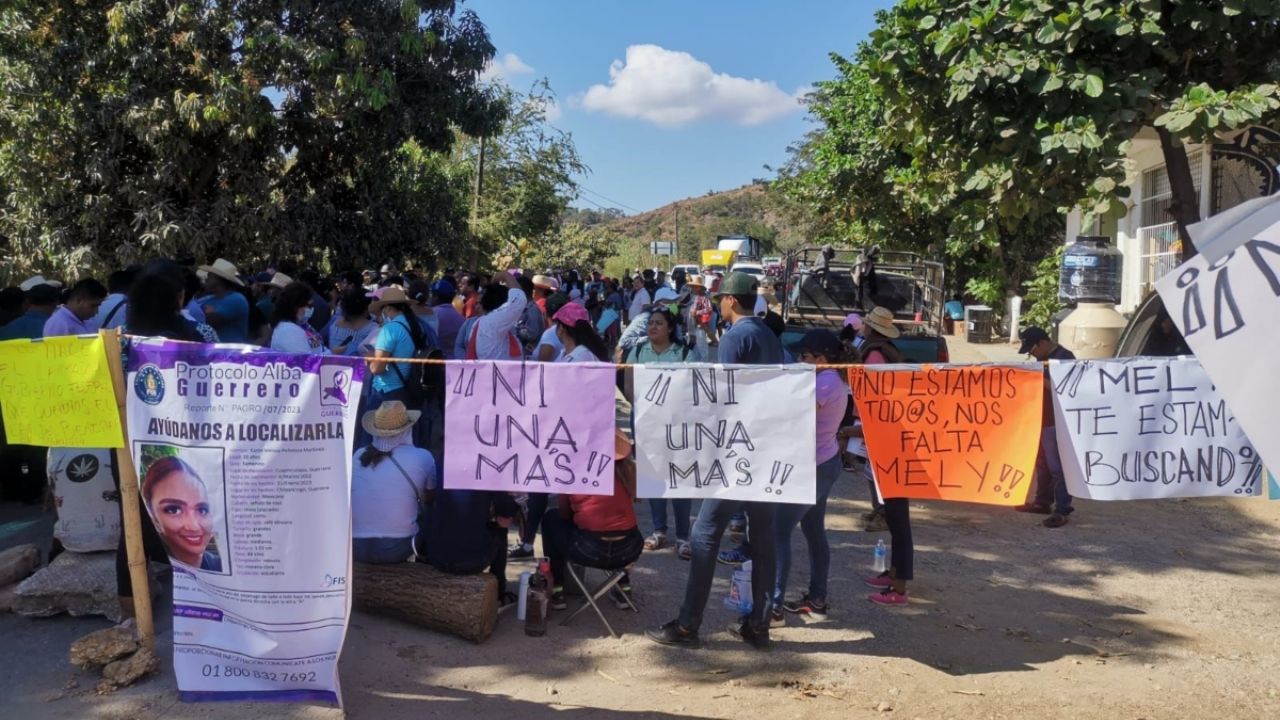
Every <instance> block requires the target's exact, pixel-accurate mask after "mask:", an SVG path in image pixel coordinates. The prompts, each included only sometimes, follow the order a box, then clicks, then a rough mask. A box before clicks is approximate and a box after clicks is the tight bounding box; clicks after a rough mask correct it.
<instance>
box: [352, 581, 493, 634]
mask: <svg viewBox="0 0 1280 720" xmlns="http://www.w3.org/2000/svg"><path fill="white" fill-rule="evenodd" d="M353 574H354V577H353V579H352V586H351V589H352V595H353V597H354V599H355V606H356V608H357V609H359V610H363V611H365V612H369V613H373V614H375V615H385V616H387V617H392V618H395V619H397V620H403V621H404V622H408V623H412V624H414V625H420V626H422V627H425V628H429V629H431V630H436V631H438V632H443V633H449V634H450V635H457V636H458V637H460V638H463V639H466V640H470V641H472V642H475V643H482V642H484V641H485V640H487V639H489V636H490V635H492V634H493V629H494V627H495V626H496V625H497V624H498V580H497V578H495V577H494V576H492V575H490V574H489V573H482V574H479V575H450V574H448V573H444V572H440V571H439V570H436V569H435V568H433V567H431V566H430V565H424V564H423V563H416V562H408V563H397V564H394V565H371V564H367V563H355V570H354V573H353Z"/></svg>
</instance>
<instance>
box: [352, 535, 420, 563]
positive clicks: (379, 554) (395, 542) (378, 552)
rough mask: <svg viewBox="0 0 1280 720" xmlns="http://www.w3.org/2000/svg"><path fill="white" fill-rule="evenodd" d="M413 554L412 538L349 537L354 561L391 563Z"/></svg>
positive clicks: (403, 559)
mask: <svg viewBox="0 0 1280 720" xmlns="http://www.w3.org/2000/svg"><path fill="white" fill-rule="evenodd" d="M412 554H413V538H411V537H407V538H387V537H374V538H351V556H352V559H354V560H355V561H356V562H362V563H374V564H377V565H391V564H395V563H402V562H404V561H406V560H408V559H409V556H410V555H412Z"/></svg>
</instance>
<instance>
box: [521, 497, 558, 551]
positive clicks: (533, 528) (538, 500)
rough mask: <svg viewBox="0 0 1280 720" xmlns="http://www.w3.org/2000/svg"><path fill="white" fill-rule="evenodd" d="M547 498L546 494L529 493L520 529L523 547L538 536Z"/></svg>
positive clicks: (531, 542)
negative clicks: (527, 508)
mask: <svg viewBox="0 0 1280 720" xmlns="http://www.w3.org/2000/svg"><path fill="white" fill-rule="evenodd" d="M547 497H548V495H547V494H546V493H529V510H528V514H526V515H525V520H524V526H523V527H521V528H520V542H522V543H524V544H525V545H532V544H533V540H534V538H536V537H537V536H538V527H539V525H540V524H541V523H542V516H543V515H546V514H547ZM553 509H554V508H553ZM543 549H544V550H545V548H543Z"/></svg>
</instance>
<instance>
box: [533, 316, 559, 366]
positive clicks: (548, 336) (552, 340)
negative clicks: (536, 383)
mask: <svg viewBox="0 0 1280 720" xmlns="http://www.w3.org/2000/svg"><path fill="white" fill-rule="evenodd" d="M543 345H550V346H551V348H552V349H553V350H555V351H556V354H555V355H552V356H551V362H556V361H557V360H559V359H560V356H561V355H563V354H564V344H563V343H561V342H560V336H559V335H556V328H555V326H554V325H552V326H551V327H549V328H547V329H546V330H543V331H542V337H540V338H538V345H537V347H535V348H534V349H533V357H534V358H535V359H536V358H537V357H538V355H539V353H541V352H542V346H543Z"/></svg>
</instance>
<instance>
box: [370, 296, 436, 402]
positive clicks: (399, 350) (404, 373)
mask: <svg viewBox="0 0 1280 720" xmlns="http://www.w3.org/2000/svg"><path fill="white" fill-rule="evenodd" d="M419 325H421V323H419ZM428 340H430V338H428ZM373 349H374V350H382V351H383V352H386V353H390V354H391V357H398V358H411V357H413V352H414V349H413V336H412V335H410V334H409V319H408V318H407V317H406V316H404V315H400V316H399V317H397V318H396V319H395V320H392V321H391V322H389V323H386V324H384V325H383V326H382V329H380V330H379V331H378V339H377V340H376V341H375V342H374V344H373ZM397 368H398V369H399V370H400V372H399V373H397V372H396V369H397ZM401 377H406V378H407V377H409V363H388V365H387V368H386V369H385V370H383V371H382V374H380V375H374V376H373V389H374V390H377V391H378V392H380V393H389V392H394V391H396V390H399V389H400V388H402V387H404V381H403V380H401Z"/></svg>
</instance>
